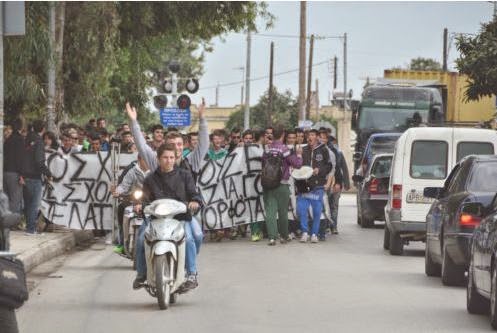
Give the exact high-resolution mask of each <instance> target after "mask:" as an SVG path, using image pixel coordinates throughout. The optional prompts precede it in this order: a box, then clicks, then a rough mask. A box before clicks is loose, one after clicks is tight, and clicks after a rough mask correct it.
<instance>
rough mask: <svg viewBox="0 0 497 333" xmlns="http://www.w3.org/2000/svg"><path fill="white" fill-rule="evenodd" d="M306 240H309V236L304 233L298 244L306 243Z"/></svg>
mask: <svg viewBox="0 0 497 333" xmlns="http://www.w3.org/2000/svg"><path fill="white" fill-rule="evenodd" d="M308 240H309V235H308V234H307V232H304V233H303V234H302V237H301V238H300V242H301V243H306V242H307V241H308Z"/></svg>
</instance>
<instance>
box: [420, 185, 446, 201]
mask: <svg viewBox="0 0 497 333" xmlns="http://www.w3.org/2000/svg"><path fill="white" fill-rule="evenodd" d="M443 191H444V189H443V187H425V189H424V191H423V195H424V196H425V197H427V198H433V199H438V198H440V197H441V196H442V194H443Z"/></svg>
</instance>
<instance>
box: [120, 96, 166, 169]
mask: <svg viewBox="0 0 497 333" xmlns="http://www.w3.org/2000/svg"><path fill="white" fill-rule="evenodd" d="M126 113H127V114H128V118H129V120H130V121H131V133H132V134H133V137H134V139H135V145H136V148H137V149H138V153H139V154H140V155H141V156H142V157H143V159H144V160H145V162H146V163H147V165H148V168H149V169H150V170H151V171H155V169H157V167H158V161H157V154H156V153H155V151H154V150H153V149H152V148H151V147H150V146H149V145H147V142H146V141H145V138H144V137H143V134H142V131H141V128H140V124H139V123H138V120H137V114H136V109H135V107H132V106H131V105H130V104H129V103H126Z"/></svg>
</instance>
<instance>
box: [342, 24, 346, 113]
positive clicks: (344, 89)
mask: <svg viewBox="0 0 497 333" xmlns="http://www.w3.org/2000/svg"><path fill="white" fill-rule="evenodd" d="M343 110H344V111H346V110H347V33H344V34H343Z"/></svg>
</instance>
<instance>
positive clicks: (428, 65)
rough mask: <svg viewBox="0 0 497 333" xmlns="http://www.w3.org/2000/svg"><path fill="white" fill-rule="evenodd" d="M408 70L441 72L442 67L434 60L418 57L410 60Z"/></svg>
mask: <svg viewBox="0 0 497 333" xmlns="http://www.w3.org/2000/svg"><path fill="white" fill-rule="evenodd" d="M409 69H410V70H412V71H441V70H442V65H441V64H440V63H439V62H438V61H436V60H435V59H430V58H422V57H418V58H414V59H411V63H410V64H409Z"/></svg>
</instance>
